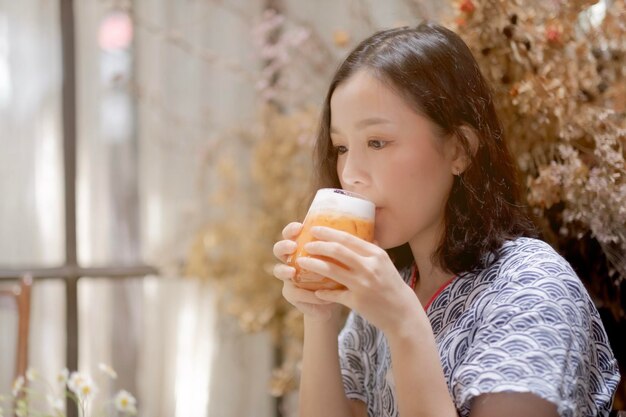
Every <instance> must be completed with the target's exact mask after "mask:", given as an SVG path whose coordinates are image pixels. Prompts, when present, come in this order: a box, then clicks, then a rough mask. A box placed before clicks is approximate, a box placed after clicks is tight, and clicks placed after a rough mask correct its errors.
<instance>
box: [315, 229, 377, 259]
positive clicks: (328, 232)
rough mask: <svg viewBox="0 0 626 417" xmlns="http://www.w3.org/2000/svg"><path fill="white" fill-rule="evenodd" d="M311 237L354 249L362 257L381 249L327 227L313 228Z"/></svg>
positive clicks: (346, 233)
mask: <svg viewBox="0 0 626 417" xmlns="http://www.w3.org/2000/svg"><path fill="white" fill-rule="evenodd" d="M311 235H312V236H313V237H314V238H316V239H318V240H323V241H331V242H337V243H341V244H342V245H344V246H345V247H347V248H349V249H352V250H353V251H354V252H356V253H358V254H359V255H361V256H371V255H373V254H374V253H375V251H376V250H379V249H380V248H379V247H378V246H376V245H374V244H373V243H369V242H367V241H365V240H363V239H361V238H359V237H357V236H354V235H351V234H350V233H348V232H344V231H342V230H337V229H333V228H331V227H326V226H315V227H312V228H311Z"/></svg>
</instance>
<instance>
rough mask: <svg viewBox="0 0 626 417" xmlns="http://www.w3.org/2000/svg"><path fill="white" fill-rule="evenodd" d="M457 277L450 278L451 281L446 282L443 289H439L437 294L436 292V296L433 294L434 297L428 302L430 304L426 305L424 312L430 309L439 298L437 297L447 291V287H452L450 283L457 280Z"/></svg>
mask: <svg viewBox="0 0 626 417" xmlns="http://www.w3.org/2000/svg"><path fill="white" fill-rule="evenodd" d="M456 277H457V275H455V276H453V277H452V278H450V280H449V281H448V282H446V283H445V284H443V285H442V286H441V287H439V289H438V290H437V292H436V293H435V294H433V296H432V297H430V300H429V301H428V303H426V305H425V306H424V311H426V310H428V307H430V305H431V304H432V303H433V301H435V298H437V296H438V295H439V294H441V292H442V291H443V290H445V289H446V287H447V286H448V285H450V283H451V282H452V281H454V279H455V278H456Z"/></svg>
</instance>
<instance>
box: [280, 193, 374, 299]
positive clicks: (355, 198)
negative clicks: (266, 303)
mask: <svg viewBox="0 0 626 417" xmlns="http://www.w3.org/2000/svg"><path fill="white" fill-rule="evenodd" d="M375 213H376V207H375V205H374V203H372V202H371V201H368V200H367V199H365V198H364V197H362V196H360V195H358V194H355V193H351V192H349V191H345V190H341V189H336V188H322V189H320V190H318V191H317V193H316V194H315V198H314V199H313V202H312V203H311V207H309V211H308V212H307V215H306V217H305V218H304V224H303V226H302V232H300V235H298V238H297V239H296V243H297V244H298V248H297V249H296V252H295V253H294V254H293V255H292V256H291V257H290V258H289V260H288V263H289V265H290V266H292V267H294V268H295V269H296V275H295V276H294V278H293V282H294V283H295V285H296V286H298V287H300V288H304V289H307V290H312V291H315V290H321V289H326V290H327V289H331V290H334V289H343V288H345V287H344V286H343V285H341V284H338V283H337V282H335V281H333V280H332V279H330V278H327V277H321V276H319V275H318V274H314V273H312V272H309V271H307V270H305V269H302V268H301V267H300V266H299V265H298V264H297V263H296V259H298V258H299V257H300V256H308V254H307V253H306V251H305V250H304V245H305V244H306V243H308V242H311V241H313V240H315V239H314V238H313V237H312V236H311V227H313V226H326V227H332V228H333V229H337V230H342V231H344V232H348V233H350V234H352V235H354V236H357V237H359V238H361V239H363V240H366V241H368V242H372V241H373V240H374V216H375ZM316 257H317V258H320V259H324V260H327V261H330V262H333V263H335V264H337V265H339V266H341V267H344V268H346V266H345V265H342V264H341V263H339V262H336V261H334V260H332V259H329V258H326V257H324V256H316Z"/></svg>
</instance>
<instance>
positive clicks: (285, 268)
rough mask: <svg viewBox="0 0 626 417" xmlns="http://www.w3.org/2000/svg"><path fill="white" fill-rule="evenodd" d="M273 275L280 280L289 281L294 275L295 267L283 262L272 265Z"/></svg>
mask: <svg viewBox="0 0 626 417" xmlns="http://www.w3.org/2000/svg"><path fill="white" fill-rule="evenodd" d="M273 273H274V276H275V277H276V278H278V279H280V280H281V281H290V280H292V279H293V277H294V276H295V275H296V269H295V268H292V267H291V266H289V265H285V264H276V265H274V271H273Z"/></svg>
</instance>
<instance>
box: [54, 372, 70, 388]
mask: <svg viewBox="0 0 626 417" xmlns="http://www.w3.org/2000/svg"><path fill="white" fill-rule="evenodd" d="M69 376H70V371H69V370H68V369H67V368H63V370H62V371H61V372H59V374H58V375H57V381H59V383H61V384H66V383H67V380H68V378H69Z"/></svg>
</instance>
